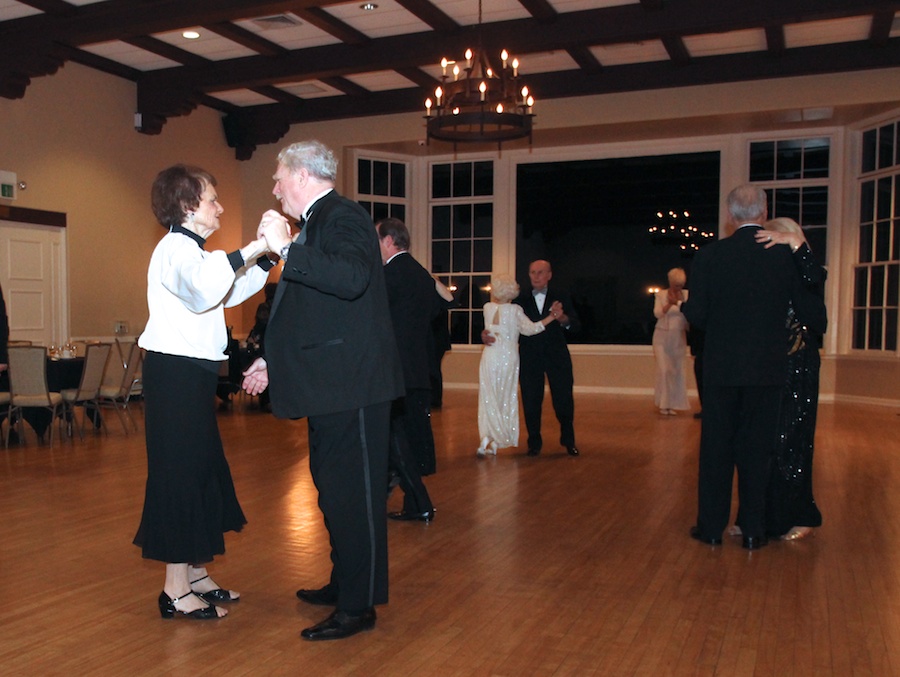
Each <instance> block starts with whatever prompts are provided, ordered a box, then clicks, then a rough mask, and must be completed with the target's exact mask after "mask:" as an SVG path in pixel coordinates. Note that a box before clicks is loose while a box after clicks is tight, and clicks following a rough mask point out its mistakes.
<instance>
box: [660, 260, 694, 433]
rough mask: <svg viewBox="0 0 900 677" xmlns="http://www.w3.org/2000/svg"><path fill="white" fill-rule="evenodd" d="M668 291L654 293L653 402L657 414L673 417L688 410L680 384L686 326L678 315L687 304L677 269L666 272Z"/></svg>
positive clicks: (681, 272)
mask: <svg viewBox="0 0 900 677" xmlns="http://www.w3.org/2000/svg"><path fill="white" fill-rule="evenodd" d="M668 278H669V288H668V289H660V290H659V291H658V292H656V297H655V299H654V302H653V315H655V316H656V328H655V329H654V330H653V355H654V357H655V358H656V393H655V398H654V401H655V403H656V406H657V407H659V413H660V414H664V415H670V416H674V415H675V412H676V411H677V410H685V409H690V406H691V405H690V404H689V403H688V397H687V386H686V385H685V382H684V356H685V353H686V351H687V329H688V323H687V320H686V319H685V317H684V315H682V314H681V304H682V303H683V302H684V301H687V297H688V292H687V290H686V289H685V288H684V285H685V282H687V276H686V275H685V273H684V270H683V269H681V268H672V270H670V271H669V273H668Z"/></svg>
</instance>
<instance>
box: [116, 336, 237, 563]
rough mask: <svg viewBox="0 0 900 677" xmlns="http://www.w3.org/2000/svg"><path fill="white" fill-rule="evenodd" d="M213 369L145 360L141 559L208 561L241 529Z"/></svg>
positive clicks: (185, 361) (156, 356) (193, 362)
mask: <svg viewBox="0 0 900 677" xmlns="http://www.w3.org/2000/svg"><path fill="white" fill-rule="evenodd" d="M218 370H219V363H218V362H210V361H208V360H198V359H193V358H188V357H180V356H176V355H165V354H162V353H155V352H149V353H147V356H146V358H145V360H144V368H143V395H144V415H145V429H146V438H147V485H146V489H145V493H144V511H143V514H142V516H141V524H140V526H139V527H138V532H137V535H136V536H135V537H134V544H135V545H138V546H140V547H141V548H142V551H143V556H144V557H145V558H147V559H153V560H159V561H161V562H167V563H169V562H173V563H174V562H178V563H180V562H188V563H191V564H203V563H206V562H210V561H211V560H212V559H213V557H214V556H215V555H221V554H223V553H224V552H225V539H224V536H223V534H224V532H226V531H240V530H241V528H242V527H243V526H244V524H246V523H247V520H246V519H245V518H244V513H243V511H242V510H241V506H240V504H239V503H238V500H237V496H236V494H235V491H234V483H233V482H232V479H231V470H230V469H229V467H228V461H226V460H225V452H224V450H223V449H222V439H221V437H220V436H219V426H218V423H217V421H216V408H215V394H216V385H217V383H218Z"/></svg>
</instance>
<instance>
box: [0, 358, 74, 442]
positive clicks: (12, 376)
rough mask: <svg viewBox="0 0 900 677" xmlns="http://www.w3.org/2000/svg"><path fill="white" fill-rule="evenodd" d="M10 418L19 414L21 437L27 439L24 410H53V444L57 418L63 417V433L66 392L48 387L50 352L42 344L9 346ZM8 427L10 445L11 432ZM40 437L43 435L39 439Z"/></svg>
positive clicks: (51, 413) (7, 437)
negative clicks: (23, 419)
mask: <svg viewBox="0 0 900 677" xmlns="http://www.w3.org/2000/svg"><path fill="white" fill-rule="evenodd" d="M9 394H10V406H9V418H10V420H12V417H13V416H14V415H15V414H18V415H19V419H18V426H19V439H21V440H23V441H24V440H25V437H24V432H23V430H22V409H26V408H30V407H33V408H36V409H46V410H48V411H49V412H50V426H49V428H50V446H51V447H52V446H53V419H54V418H59V425H60V432H62V421H63V417H62V413H63V410H64V405H63V399H62V395H60V394H59V393H54V392H50V390H49V389H48V388H47V353H46V351H45V350H44V349H43V348H42V347H40V346H11V347H10V348H9ZM11 429H12V427H11V426H10V427H8V428H7V429H6V444H7V446H8V445H9V433H10V430H11ZM38 439H40V436H39V438H38Z"/></svg>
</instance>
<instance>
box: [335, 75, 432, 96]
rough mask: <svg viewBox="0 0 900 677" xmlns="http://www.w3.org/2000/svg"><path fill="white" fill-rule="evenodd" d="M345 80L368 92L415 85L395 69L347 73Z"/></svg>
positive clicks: (406, 87)
mask: <svg viewBox="0 0 900 677" xmlns="http://www.w3.org/2000/svg"><path fill="white" fill-rule="evenodd" d="M347 80H349V81H350V82H353V83H354V84H357V85H359V86H360V87H364V88H365V89H368V90H369V91H370V92H386V91H389V90H391V89H408V88H410V87H415V86H416V83H414V82H410V81H409V80H407V79H406V78H405V77H403V76H402V75H400V74H399V73H397V71H375V72H372V73H360V74H358V75H348V76H347Z"/></svg>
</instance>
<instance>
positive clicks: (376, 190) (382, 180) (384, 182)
mask: <svg viewBox="0 0 900 677" xmlns="http://www.w3.org/2000/svg"><path fill="white" fill-rule="evenodd" d="M388 167H389V165H388V163H387V162H384V161H383V160H376V161H374V162H373V163H372V195H387V194H388V185H390V182H389V176H388Z"/></svg>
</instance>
